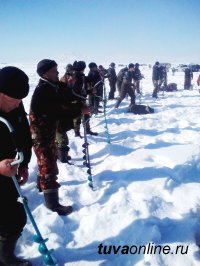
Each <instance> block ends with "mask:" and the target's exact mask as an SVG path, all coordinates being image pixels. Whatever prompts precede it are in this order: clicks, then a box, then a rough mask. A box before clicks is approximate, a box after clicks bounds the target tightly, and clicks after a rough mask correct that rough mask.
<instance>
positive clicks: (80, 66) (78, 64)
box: [73, 61, 86, 71]
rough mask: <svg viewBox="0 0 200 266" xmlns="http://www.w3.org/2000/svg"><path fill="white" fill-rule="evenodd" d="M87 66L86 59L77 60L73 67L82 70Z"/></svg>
mask: <svg viewBox="0 0 200 266" xmlns="http://www.w3.org/2000/svg"><path fill="white" fill-rule="evenodd" d="M85 68H86V64H85V62H84V61H75V62H74V63H73V69H74V70H75V71H82V70H84V69H85Z"/></svg>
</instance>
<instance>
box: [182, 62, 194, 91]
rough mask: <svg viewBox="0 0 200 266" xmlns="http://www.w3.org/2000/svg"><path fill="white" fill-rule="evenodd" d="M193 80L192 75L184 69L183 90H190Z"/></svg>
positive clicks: (187, 69) (188, 69)
mask: <svg viewBox="0 0 200 266" xmlns="http://www.w3.org/2000/svg"><path fill="white" fill-rule="evenodd" d="M192 79H193V73H192V71H191V69H190V68H189V67H187V68H186V69H185V79H184V90H190V89H192V84H191V81H192Z"/></svg>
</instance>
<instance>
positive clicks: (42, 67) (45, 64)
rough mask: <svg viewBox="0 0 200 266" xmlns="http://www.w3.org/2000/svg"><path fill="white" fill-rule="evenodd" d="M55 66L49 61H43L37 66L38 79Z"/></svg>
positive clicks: (54, 63) (53, 62)
mask: <svg viewBox="0 0 200 266" xmlns="http://www.w3.org/2000/svg"><path fill="white" fill-rule="evenodd" d="M55 66H57V63H56V62H55V61H54V60H51V59H43V60H41V61H40V62H39V63H38V64H37V73H38V75H39V76H40V77H42V75H43V74H44V73H46V72H47V71H48V70H50V69H51V68H52V67H55Z"/></svg>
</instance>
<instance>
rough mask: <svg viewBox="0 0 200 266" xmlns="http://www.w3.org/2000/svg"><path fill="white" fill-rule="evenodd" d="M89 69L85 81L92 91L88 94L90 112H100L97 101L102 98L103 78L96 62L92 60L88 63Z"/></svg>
mask: <svg viewBox="0 0 200 266" xmlns="http://www.w3.org/2000/svg"><path fill="white" fill-rule="evenodd" d="M88 67H89V69H90V71H89V73H88V76H87V82H88V84H89V86H90V87H91V88H92V93H91V94H90V96H89V100H90V106H91V107H92V113H94V114H98V113H102V112H101V111H100V110H99V109H98V108H99V103H100V101H101V100H102V98H103V80H102V77H101V75H100V73H99V70H98V68H97V64H96V63H94V62H91V63H89V65H88Z"/></svg>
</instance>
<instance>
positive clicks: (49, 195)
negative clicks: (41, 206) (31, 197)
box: [43, 189, 73, 215]
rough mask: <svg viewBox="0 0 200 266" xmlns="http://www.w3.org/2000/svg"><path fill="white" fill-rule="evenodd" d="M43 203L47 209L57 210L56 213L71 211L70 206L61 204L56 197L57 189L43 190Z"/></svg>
mask: <svg viewBox="0 0 200 266" xmlns="http://www.w3.org/2000/svg"><path fill="white" fill-rule="evenodd" d="M43 192H44V199H45V204H46V207H47V208H48V209H50V210H51V211H53V212H57V213H58V215H69V214H70V213H72V212H73V209H72V206H62V205H61V204H60V203H59V199H58V189H47V190H44V191H43Z"/></svg>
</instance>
